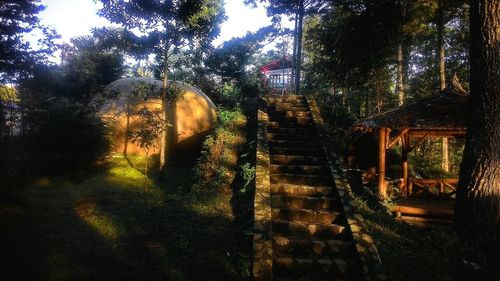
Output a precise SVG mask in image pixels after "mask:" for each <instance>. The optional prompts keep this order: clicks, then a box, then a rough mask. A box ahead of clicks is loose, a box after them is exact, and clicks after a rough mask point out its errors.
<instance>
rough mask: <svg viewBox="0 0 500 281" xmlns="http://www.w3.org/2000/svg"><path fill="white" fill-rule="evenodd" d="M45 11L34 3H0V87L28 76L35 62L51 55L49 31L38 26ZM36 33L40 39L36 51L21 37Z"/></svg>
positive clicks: (13, 0)
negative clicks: (39, 32) (37, 31)
mask: <svg viewBox="0 0 500 281" xmlns="http://www.w3.org/2000/svg"><path fill="white" fill-rule="evenodd" d="M44 8H45V7H44V6H43V5H41V4H40V2H39V1H38V0H4V1H1V2H0V18H1V20H0V30H1V33H2V36H0V83H5V82H12V81H15V80H16V79H17V78H18V77H19V75H20V74H22V75H26V74H28V73H29V71H30V68H31V66H32V65H33V64H34V63H35V62H37V61H38V62H44V61H46V59H47V55H48V54H51V53H52V52H53V47H54V43H53V42H52V40H53V39H54V37H55V34H54V32H53V31H51V30H49V29H47V28H45V27H43V26H41V25H40V20H39V18H38V14H39V13H40V12H41V11H43V9H44ZM35 29H38V30H39V31H41V33H42V34H43V35H44V38H42V39H41V40H40V41H39V42H38V47H37V50H36V51H35V50H34V49H33V48H31V46H30V43H29V42H27V40H26V39H25V38H24V35H26V34H28V33H29V32H32V31H33V30H35Z"/></svg>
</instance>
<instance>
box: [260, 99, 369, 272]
mask: <svg viewBox="0 0 500 281" xmlns="http://www.w3.org/2000/svg"><path fill="white" fill-rule="evenodd" d="M266 101H267V112H268V117H269V122H268V126H267V143H268V148H269V162H270V163H269V164H270V166H269V180H270V207H271V222H270V223H271V227H270V228H271V232H270V233H271V234H270V236H271V237H270V240H272V279H273V280H276V281H280V280H283V281H284V280H290V281H291V280H297V281H298V280H301V281H302V280H304V281H305V280H311V281H312V280H363V279H365V278H364V275H363V269H362V263H361V261H360V257H359V254H358V252H357V251H356V247H355V243H354V242H353V236H352V233H351V230H350V228H349V225H348V223H347V218H346V216H345V215H344V209H343V206H342V202H341V199H340V196H339V193H338V192H337V189H336V188H335V182H334V180H333V178H332V174H331V171H330V168H329V166H328V161H327V158H326V157H325V155H324V153H325V152H324V149H323V146H322V143H321V141H320V137H319V135H318V133H317V130H316V127H315V125H314V121H313V118H312V116H311V111H310V109H309V107H308V104H307V100H306V99H305V97H302V96H284V97H279V96H277V97H266Z"/></svg>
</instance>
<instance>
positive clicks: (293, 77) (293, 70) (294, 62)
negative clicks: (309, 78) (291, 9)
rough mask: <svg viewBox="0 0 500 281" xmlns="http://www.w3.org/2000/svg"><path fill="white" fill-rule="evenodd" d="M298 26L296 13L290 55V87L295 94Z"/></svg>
mask: <svg viewBox="0 0 500 281" xmlns="http://www.w3.org/2000/svg"><path fill="white" fill-rule="evenodd" d="M298 24H299V14H298V12H297V13H296V14H295V29H294V30H293V51H292V52H293V53H292V77H291V78H292V85H291V88H292V89H291V91H292V92H293V93H296V92H295V84H296V79H295V78H296V76H295V69H296V68H297V41H298V40H297V37H298V36H297V32H298V28H297V26H298Z"/></svg>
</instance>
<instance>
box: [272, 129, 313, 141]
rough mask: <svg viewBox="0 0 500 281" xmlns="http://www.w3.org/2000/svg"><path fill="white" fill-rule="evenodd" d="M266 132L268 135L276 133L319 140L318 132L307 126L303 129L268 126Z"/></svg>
mask: <svg viewBox="0 0 500 281" xmlns="http://www.w3.org/2000/svg"><path fill="white" fill-rule="evenodd" d="M267 131H268V132H269V133H277V134H290V135H306V136H308V137H309V138H314V139H319V136H318V132H317V131H316V128H315V127H313V126H307V127H303V128H280V127H274V126H268V129H267ZM291 139H293V138H291Z"/></svg>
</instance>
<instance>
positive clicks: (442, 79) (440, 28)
mask: <svg viewBox="0 0 500 281" xmlns="http://www.w3.org/2000/svg"><path fill="white" fill-rule="evenodd" d="M438 5H439V8H438V14H437V23H436V24H437V35H438V38H437V41H438V42H437V43H438V44H437V45H438V54H439V89H440V90H441V91H443V90H444V89H445V88H446V72H445V70H446V69H445V61H444V51H445V50H444V10H443V3H442V1H441V0H440V1H438ZM441 148H442V156H443V157H442V159H441V160H442V161H441V169H442V170H443V171H445V172H449V171H450V161H449V157H448V138H443V139H442V140H441Z"/></svg>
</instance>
